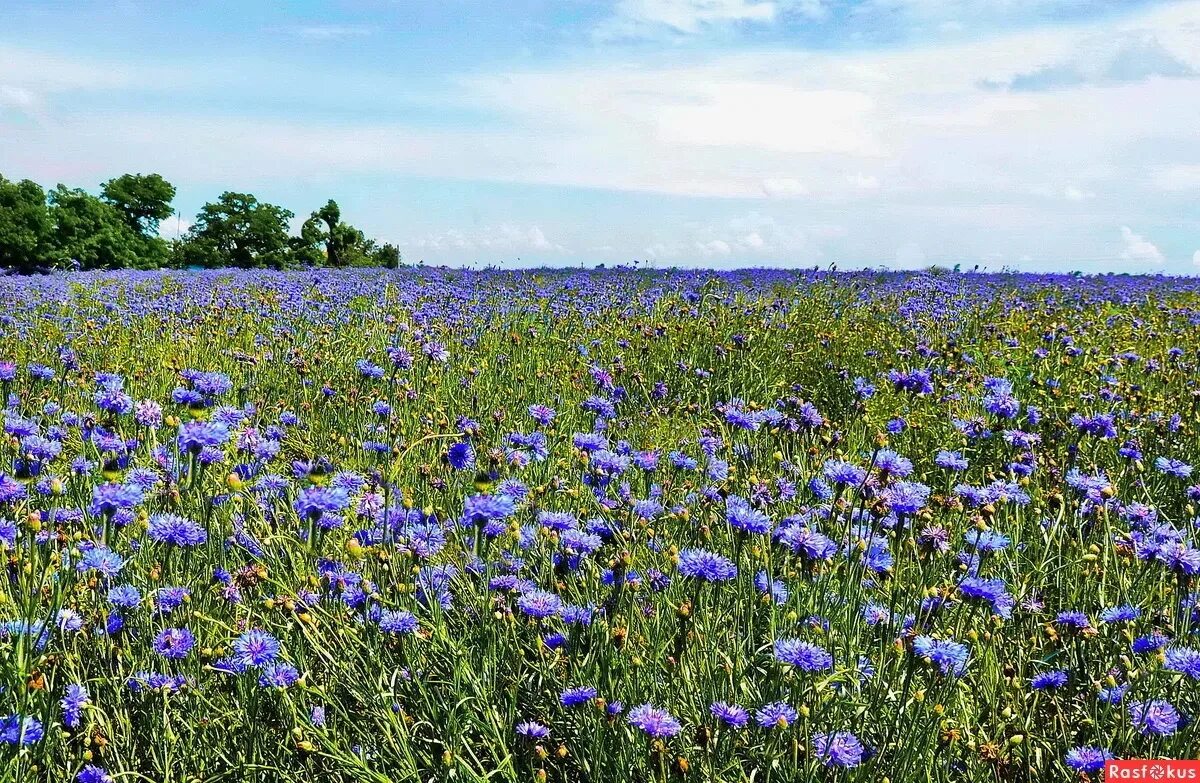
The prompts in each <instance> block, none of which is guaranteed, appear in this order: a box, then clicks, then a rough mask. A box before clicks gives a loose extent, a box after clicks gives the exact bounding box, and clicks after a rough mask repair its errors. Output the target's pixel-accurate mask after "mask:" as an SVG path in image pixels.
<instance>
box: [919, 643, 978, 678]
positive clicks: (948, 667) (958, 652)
mask: <svg viewBox="0 0 1200 783" xmlns="http://www.w3.org/2000/svg"><path fill="white" fill-rule="evenodd" d="M913 653H914V654H915V655H916V656H917V657H919V658H926V659H928V660H929V661H930V662H931V663H933V664H936V665H937V667H938V668H939V669H941V671H942V674H949V675H954V676H957V675H960V674H962V673H963V672H964V671H966V669H967V659H968V658H969V657H970V655H971V651H970V648H968V647H967V646H966V645H965V644H962V643H960V642H956V641H953V640H951V639H934V638H933V637H932V636H918V637H916V638H915V639H913Z"/></svg>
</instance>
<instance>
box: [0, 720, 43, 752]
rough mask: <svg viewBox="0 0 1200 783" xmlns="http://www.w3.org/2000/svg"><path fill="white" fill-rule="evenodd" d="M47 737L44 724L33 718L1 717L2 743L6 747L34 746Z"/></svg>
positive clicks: (0, 733) (0, 734) (0, 736)
mask: <svg viewBox="0 0 1200 783" xmlns="http://www.w3.org/2000/svg"><path fill="white" fill-rule="evenodd" d="M44 735H45V731H44V730H43V729H42V722H41V721H39V720H38V719H37V718H34V717H32V716H28V715H27V716H24V717H22V716H20V715H4V716H0V743H2V744H6V745H33V744H34V743H36V742H39V741H41V739H42V737H43V736H44Z"/></svg>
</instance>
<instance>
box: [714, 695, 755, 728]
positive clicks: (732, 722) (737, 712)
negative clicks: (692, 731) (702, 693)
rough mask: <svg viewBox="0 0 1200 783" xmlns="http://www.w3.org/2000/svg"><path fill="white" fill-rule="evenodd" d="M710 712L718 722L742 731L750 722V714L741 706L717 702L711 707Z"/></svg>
mask: <svg viewBox="0 0 1200 783" xmlns="http://www.w3.org/2000/svg"><path fill="white" fill-rule="evenodd" d="M709 711H710V712H711V713H712V714H713V716H714V717H716V718H717V720H720V721H721V722H722V723H725V724H726V725H728V726H732V727H733V728H735V729H740V728H741V727H742V726H745V725H746V723H748V722H749V720H750V712H749V710H747V709H746V708H745V707H743V706H741V705H740V704H729V703H727V702H723V701H715V702H713V703H712V706H711V707H709Z"/></svg>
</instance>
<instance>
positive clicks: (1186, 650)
mask: <svg viewBox="0 0 1200 783" xmlns="http://www.w3.org/2000/svg"><path fill="white" fill-rule="evenodd" d="M1163 655H1164V661H1163V666H1164V668H1166V669H1169V670H1170V671H1173V672H1179V673H1181V674H1186V675H1187V676H1188V677H1191V678H1192V679H1193V680H1200V650H1197V649H1195V648H1192V647H1169V648H1167V650H1166V652H1165V653H1164V654H1163Z"/></svg>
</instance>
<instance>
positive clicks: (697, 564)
mask: <svg viewBox="0 0 1200 783" xmlns="http://www.w3.org/2000/svg"><path fill="white" fill-rule="evenodd" d="M679 573H680V574H682V575H683V576H686V577H690V578H693V579H701V580H704V581H706V582H725V581H728V580H730V579H733V578H734V577H736V576H737V566H735V565H734V564H733V562H732V561H731V560H729V559H728V558H725V557H722V556H721V555H718V554H715V553H713V552H709V551H707V550H704V549H683V550H680V552H679Z"/></svg>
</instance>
